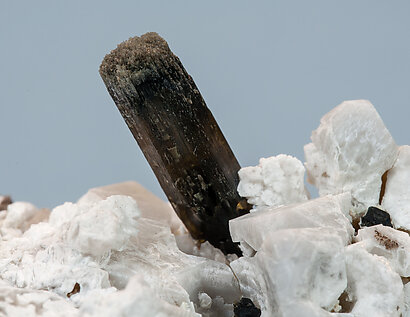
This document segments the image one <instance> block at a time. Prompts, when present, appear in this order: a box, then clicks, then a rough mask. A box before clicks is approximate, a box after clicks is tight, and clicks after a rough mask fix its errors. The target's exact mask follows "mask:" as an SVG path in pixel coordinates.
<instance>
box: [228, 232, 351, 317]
mask: <svg viewBox="0 0 410 317" xmlns="http://www.w3.org/2000/svg"><path fill="white" fill-rule="evenodd" d="M343 249H344V243H343V241H342V239H341V238H340V236H339V235H338V234H337V233H335V232H333V230H329V229H324V228H304V229H286V230H280V231H276V232H273V233H271V234H270V235H269V236H267V237H266V239H265V240H264V242H263V244H262V247H261V249H260V250H259V251H258V252H257V253H256V255H255V256H254V257H253V258H246V257H242V258H239V259H238V260H236V261H233V262H232V263H231V267H232V269H233V270H234V272H235V274H236V275H237V277H238V278H239V281H240V285H241V290H242V292H243V293H244V295H245V296H249V297H251V298H252V299H253V300H254V301H255V302H256V303H257V304H258V305H259V306H260V307H261V309H262V311H263V314H262V316H278V317H282V316H283V317H286V316H294V315H289V314H286V313H285V311H286V310H287V309H290V306H292V305H295V304H297V303H302V302H306V301H307V302H309V303H310V304H309V305H312V306H314V307H315V308H314V310H315V311H317V312H322V313H321V314H318V315H317V316H322V315H324V316H326V312H325V311H324V310H323V309H325V310H329V311H330V310H331V309H332V308H333V307H334V306H335V305H337V303H338V298H339V296H340V294H341V293H342V292H343V290H344V289H345V288H346V271H345V262H344V253H343ZM309 316H310V315H309Z"/></svg>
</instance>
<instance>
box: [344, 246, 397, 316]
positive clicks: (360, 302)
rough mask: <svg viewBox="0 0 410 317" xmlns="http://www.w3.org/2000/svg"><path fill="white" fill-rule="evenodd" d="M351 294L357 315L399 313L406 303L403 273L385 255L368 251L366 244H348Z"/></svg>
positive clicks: (348, 271) (348, 272) (347, 265)
mask: <svg viewBox="0 0 410 317" xmlns="http://www.w3.org/2000/svg"><path fill="white" fill-rule="evenodd" d="M346 272H347V294H348V296H349V299H350V301H352V302H353V304H354V306H353V309H352V314H353V315H354V316H357V317H368V316H391V317H395V316H397V317H399V316H400V314H401V311H402V309H403V306H404V293H403V283H402V281H401V278H400V276H399V275H398V274H397V273H396V272H395V271H394V270H393V269H392V268H391V266H390V265H389V263H388V262H387V261H386V260H385V259H384V258H383V257H381V256H377V255H372V254H370V253H368V252H367V251H366V250H365V249H364V248H363V246H362V245H360V244H352V245H350V246H348V247H347V248H346Z"/></svg>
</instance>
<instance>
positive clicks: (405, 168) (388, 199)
mask: <svg viewBox="0 0 410 317" xmlns="http://www.w3.org/2000/svg"><path fill="white" fill-rule="evenodd" d="M382 206H383V208H385V209H386V210H387V211H388V212H389V214H390V216H391V218H392V222H393V225H394V227H395V228H399V229H403V230H407V231H408V232H410V146H408V145H404V146H401V147H400V148H399V156H398V158H397V161H396V163H395V164H394V166H393V168H392V169H391V170H390V171H389V172H388V173H387V181H386V190H385V193H384V196H383V200H382Z"/></svg>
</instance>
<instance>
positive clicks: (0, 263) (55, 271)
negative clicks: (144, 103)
mask: <svg viewBox="0 0 410 317" xmlns="http://www.w3.org/2000/svg"><path fill="white" fill-rule="evenodd" d="M153 212H156V211H155V210H153ZM158 212H159V213H161V212H162V211H158ZM150 217H152V218H155V217H158V215H153V214H151V215H150ZM0 224H1V225H2V227H1V228H2V229H4V221H3V222H1V223H0ZM208 253H209V256H211V254H212V250H208ZM135 276H140V277H141V276H143V280H144V281H142V280H141V279H140V278H138V279H135V278H134V277H135ZM193 277H195V278H193ZM0 279H4V280H6V281H8V282H9V283H10V284H11V285H14V286H17V287H25V288H31V289H44V290H49V291H50V292H52V293H54V294H58V295H60V296H62V298H67V294H69V293H71V292H72V291H73V289H74V286H75V284H76V283H78V284H79V285H80V291H79V292H78V293H77V294H74V295H72V296H71V297H70V299H69V300H68V299H67V300H68V302H69V303H72V304H73V305H74V307H78V308H79V309H80V311H81V314H85V313H87V314H89V316H131V315H135V314H138V316H197V314H196V313H195V307H200V304H201V303H200V300H199V297H198V295H199V294H201V293H206V294H207V295H208V296H209V297H210V299H211V305H210V307H208V308H207V307H204V306H203V307H201V310H202V311H203V315H204V316H209V317H211V316H230V315H232V313H233V305H232V303H234V302H236V301H238V300H239V299H240V296H241V295H240V290H239V285H238V283H237V280H236V279H235V277H234V275H233V273H232V271H231V270H230V268H229V267H228V266H227V265H226V264H225V263H220V262H216V261H213V260H209V259H205V258H201V257H196V256H191V255H187V254H185V253H183V252H182V251H180V250H179V249H178V246H177V244H176V240H175V236H174V235H173V234H172V233H171V230H170V224H168V223H167V222H164V221H162V222H159V221H156V220H153V219H148V218H143V217H142V213H141V212H140V210H139V206H137V204H136V202H135V200H134V199H133V198H131V197H130V196H120V195H110V196H109V197H108V198H106V199H104V200H102V199H95V200H94V202H92V201H91V200H89V201H86V202H85V201H83V202H81V203H78V204H72V203H66V204H64V205H61V206H58V207H56V208H55V209H54V210H53V211H52V213H51V215H50V218H49V221H48V222H42V223H38V224H34V225H32V226H31V227H30V229H28V230H27V231H25V232H24V233H22V234H21V235H20V236H17V237H16V238H13V239H10V240H3V241H2V244H1V247H0ZM130 283H131V284H130ZM137 288H138V289H139V288H141V291H138V292H137V291H136V289H137ZM118 290H120V291H118ZM122 290H123V291H122ZM133 294H134V295H135V296H134V295H133ZM138 294H139V295H138ZM56 296H57V295H56ZM92 298H96V299H100V300H101V302H104V301H106V302H107V303H109V304H110V305H112V307H113V308H112V309H114V307H118V309H119V311H118V312H117V313H116V314H113V310H112V309H108V308H107V306H105V305H103V304H101V305H100V304H99V305H100V306H101V307H105V308H106V309H105V310H106V311H107V312H108V313H107V314H103V313H102V311H104V309H103V308H101V310H99V309H97V307H94V308H95V310H93V309H91V308H90V305H91V304H90V302H92ZM125 298H127V300H125ZM202 303H203V301H202ZM30 307H31V306H30ZM87 307H88V308H87ZM120 308H121V309H120ZM22 309H24V310H25V309H26V308H25V307H24V308H22ZM29 309H31V308H29ZM144 311H145V312H146V315H140V314H142V312H144ZM87 316H88V315H87Z"/></svg>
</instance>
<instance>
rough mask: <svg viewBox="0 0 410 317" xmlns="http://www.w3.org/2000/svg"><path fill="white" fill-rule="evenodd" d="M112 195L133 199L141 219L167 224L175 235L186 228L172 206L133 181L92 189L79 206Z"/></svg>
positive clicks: (79, 202)
mask: <svg viewBox="0 0 410 317" xmlns="http://www.w3.org/2000/svg"><path fill="white" fill-rule="evenodd" d="M112 195H125V196H130V197H132V198H133V199H134V200H135V201H136V202H137V205H138V209H139V210H140V211H141V217H143V218H149V219H153V220H156V221H159V222H162V223H165V224H167V225H169V227H170V228H171V230H172V232H173V233H177V232H178V231H179V230H181V227H182V228H184V225H183V223H182V221H181V220H180V219H179V218H178V216H177V215H176V213H175V211H174V210H173V209H172V206H171V204H169V203H166V202H164V201H163V200H161V199H160V198H158V197H157V196H155V195H154V194H153V193H151V192H150V191H148V190H147V189H146V188H144V187H143V186H142V185H140V184H138V183H136V182H133V181H128V182H123V183H118V184H112V185H107V186H102V187H95V188H92V189H90V190H89V191H88V192H87V193H86V194H85V195H83V196H82V197H81V198H80V199H79V200H78V204H80V205H83V204H86V205H87V204H89V203H95V202H97V201H100V200H104V199H106V198H108V197H110V196H112Z"/></svg>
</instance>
